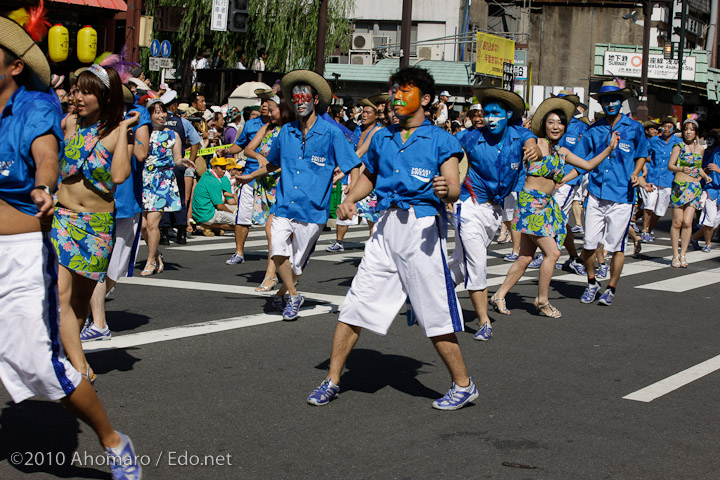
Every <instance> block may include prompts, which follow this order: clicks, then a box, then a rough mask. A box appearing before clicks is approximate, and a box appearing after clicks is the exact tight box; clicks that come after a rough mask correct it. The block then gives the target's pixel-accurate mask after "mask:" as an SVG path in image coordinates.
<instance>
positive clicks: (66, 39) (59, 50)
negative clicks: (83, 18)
mask: <svg viewBox="0 0 720 480" xmlns="http://www.w3.org/2000/svg"><path fill="white" fill-rule="evenodd" d="M69 44H70V35H69V34H68V29H67V28H65V27H64V26H62V25H60V24H59V23H58V24H57V25H55V26H54V27H52V28H51V29H50V31H49V32H48V51H49V53H50V60H52V61H53V62H62V61H65V60H66V59H67V57H68V45H69Z"/></svg>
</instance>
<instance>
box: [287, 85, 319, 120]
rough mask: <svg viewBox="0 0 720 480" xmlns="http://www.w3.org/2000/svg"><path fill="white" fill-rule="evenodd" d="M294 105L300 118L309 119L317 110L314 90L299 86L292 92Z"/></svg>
mask: <svg viewBox="0 0 720 480" xmlns="http://www.w3.org/2000/svg"><path fill="white" fill-rule="evenodd" d="M292 103H293V106H294V107H295V113H297V114H298V116H299V117H307V116H308V115H310V114H311V113H312V112H313V110H314V109H315V105H314V102H313V96H312V90H310V87H308V86H307V85H297V86H295V87H293V90H292Z"/></svg>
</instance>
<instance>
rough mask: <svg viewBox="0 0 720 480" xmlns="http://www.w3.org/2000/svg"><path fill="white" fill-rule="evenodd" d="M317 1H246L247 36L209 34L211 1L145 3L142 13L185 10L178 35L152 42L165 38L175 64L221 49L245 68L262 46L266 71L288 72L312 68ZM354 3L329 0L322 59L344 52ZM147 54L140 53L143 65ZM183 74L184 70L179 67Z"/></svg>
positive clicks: (157, 34) (148, 0) (150, 0)
mask: <svg viewBox="0 0 720 480" xmlns="http://www.w3.org/2000/svg"><path fill="white" fill-rule="evenodd" d="M319 5H320V1H319V0H250V21H249V28H248V32H247V33H234V32H216V31H211V30H210V17H211V10H212V0H146V1H145V13H146V14H148V15H153V14H154V13H155V10H156V8H157V7H158V6H174V7H184V8H185V14H184V15H183V18H182V22H181V23H180V28H179V30H178V31H177V32H153V38H157V39H159V40H169V41H170V42H171V43H172V45H173V57H175V59H176V64H177V65H178V66H180V65H183V63H184V64H187V63H188V62H190V60H192V58H193V57H194V56H195V55H196V53H198V52H203V51H205V50H207V51H213V52H214V51H217V50H220V52H221V53H222V55H223V56H224V57H225V59H226V61H227V62H229V64H232V65H234V64H235V62H237V60H238V59H239V57H240V55H241V53H243V51H244V52H245V53H246V56H247V64H246V66H249V65H250V63H251V62H252V59H253V58H255V56H256V55H257V51H258V49H259V48H261V47H265V49H266V51H267V53H268V59H267V60H266V62H265V64H266V68H267V69H268V70H272V71H280V72H283V71H288V70H292V69H293V68H314V66H315V46H316V42H317V29H318V25H317V23H318V12H319ZM354 6H355V0H328V16H327V30H326V50H325V52H326V56H327V55H329V54H332V53H333V52H334V50H335V48H336V46H340V48H341V50H343V51H347V49H348V46H349V41H350V35H349V34H350V27H351V25H350V20H349V16H350V15H351V13H352V11H353V8H354ZM148 56H149V55H148V53H147V52H141V59H142V61H143V66H144V67H147V57H148ZM183 71H184V72H187V66H186V67H185V68H184V69H183Z"/></svg>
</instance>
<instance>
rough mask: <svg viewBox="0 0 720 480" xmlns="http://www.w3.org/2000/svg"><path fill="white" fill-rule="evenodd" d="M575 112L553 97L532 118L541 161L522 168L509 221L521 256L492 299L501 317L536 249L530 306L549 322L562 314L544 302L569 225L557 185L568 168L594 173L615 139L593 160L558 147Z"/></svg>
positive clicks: (615, 141) (546, 298)
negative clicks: (521, 184) (518, 234)
mask: <svg viewBox="0 0 720 480" xmlns="http://www.w3.org/2000/svg"><path fill="white" fill-rule="evenodd" d="M574 112H575V105H573V104H572V103H571V102H569V101H567V100H563V99H562V98H560V97H553V98H548V99H547V100H545V101H544V102H543V103H541V104H540V106H539V107H538V108H537V111H536V112H535V116H534V117H533V119H532V132H533V133H534V134H535V135H537V136H538V138H540V140H539V141H538V146H539V147H540V151H541V152H542V158H541V159H539V160H537V161H530V162H528V164H527V165H526V172H527V177H526V178H525V185H524V187H523V190H522V192H520V195H519V197H518V204H517V207H516V208H515V216H514V217H513V221H512V228H513V229H515V230H517V231H519V232H521V233H522V239H521V240H520V256H519V258H518V259H517V261H516V262H515V263H514V264H513V265H512V267H510V270H509V271H508V274H507V277H505V281H504V282H503V284H502V286H501V287H500V289H499V290H498V291H497V292H496V293H495V295H493V299H492V303H493V305H494V306H495V308H496V310H497V311H498V312H500V313H503V314H506V315H509V314H510V311H509V310H508V309H507V307H506V305H505V296H506V295H507V293H508V292H509V291H510V289H511V288H512V287H513V286H514V285H515V284H516V283H517V282H518V280H520V277H522V275H523V274H524V273H525V270H526V269H527V267H528V265H529V264H530V262H531V261H532V260H533V255H534V254H535V250H536V249H537V248H540V250H541V251H542V253H543V255H542V258H543V261H542V264H541V265H540V277H539V278H538V295H537V297H536V298H535V301H534V305H535V308H536V309H537V311H538V313H539V314H540V315H544V316H546V317H552V318H559V317H560V316H561V313H560V311H559V310H558V309H556V308H555V307H553V306H552V305H550V301H549V300H548V289H549V287H550V279H551V278H552V274H553V272H554V271H555V263H556V262H557V260H558V258H560V248H562V245H563V243H564V240H565V235H566V224H567V212H566V211H565V210H564V209H563V206H561V204H560V203H559V202H558V201H557V197H556V190H557V188H556V187H557V185H558V184H559V183H561V182H563V181H565V180H571V179H572V177H578V176H579V175H578V172H577V171H575V170H573V171H572V172H568V171H567V169H566V166H567V165H571V166H573V167H577V168H581V169H583V170H592V169H593V168H595V167H597V166H598V165H599V164H600V162H602V161H603V160H604V159H605V158H606V157H607V156H608V155H610V152H612V151H613V150H614V149H615V147H616V146H617V143H618V140H619V137H618V135H617V134H616V133H614V134H613V138H612V139H611V141H610V145H608V147H607V148H605V150H603V151H602V152H601V153H600V154H599V155H597V156H596V157H595V158H593V159H592V160H589V161H586V160H585V159H583V158H580V157H578V156H576V155H574V154H573V153H572V152H571V151H570V149H568V148H567V147H563V146H561V145H560V144H561V142H562V138H563V136H564V135H565V133H566V131H567V130H568V128H569V127H568V124H569V119H571V118H572V115H573V113H574ZM566 172H567V175H566ZM564 193H565V194H566V195H565V196H566V199H567V198H571V196H569V195H568V193H571V192H564ZM461 228H462V227H461Z"/></svg>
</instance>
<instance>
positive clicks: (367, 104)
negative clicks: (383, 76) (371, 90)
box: [358, 98, 378, 110]
mask: <svg viewBox="0 0 720 480" xmlns="http://www.w3.org/2000/svg"><path fill="white" fill-rule="evenodd" d="M358 105H360V106H362V107H370V108H372V109H373V110H377V109H378V107H377V105H375V104H374V103H373V102H371V101H370V99H369V98H363V99H362V100H360V101H359V102H358Z"/></svg>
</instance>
